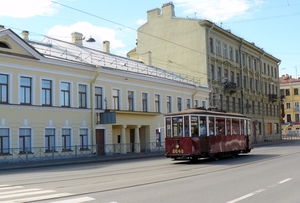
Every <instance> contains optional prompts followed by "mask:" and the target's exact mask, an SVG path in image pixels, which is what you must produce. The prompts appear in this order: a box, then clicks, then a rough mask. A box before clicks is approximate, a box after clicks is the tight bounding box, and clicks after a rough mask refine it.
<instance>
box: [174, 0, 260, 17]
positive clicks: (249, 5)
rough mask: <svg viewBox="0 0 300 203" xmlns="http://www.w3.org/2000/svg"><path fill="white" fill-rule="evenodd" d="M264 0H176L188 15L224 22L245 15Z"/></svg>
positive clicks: (177, 5) (178, 5)
mask: <svg viewBox="0 0 300 203" xmlns="http://www.w3.org/2000/svg"><path fill="white" fill-rule="evenodd" d="M262 3H263V0H174V4H175V6H176V7H182V8H183V9H184V13H185V14H186V15H193V16H196V17H197V18H204V19H208V20H211V21H213V22H222V21H226V20H229V19H232V18H236V17H243V18H244V17H245V16H248V15H249V14H250V11H251V9H253V8H256V7H258V6H260V5H261V4H262ZM252 12H253V10H252Z"/></svg>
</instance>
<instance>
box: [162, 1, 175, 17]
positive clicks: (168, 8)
mask: <svg viewBox="0 0 300 203" xmlns="http://www.w3.org/2000/svg"><path fill="white" fill-rule="evenodd" d="M162 16H163V17H164V18H172V17H175V11H174V4H173V3H172V2H171V1H170V2H169V3H165V4H163V5H162Z"/></svg>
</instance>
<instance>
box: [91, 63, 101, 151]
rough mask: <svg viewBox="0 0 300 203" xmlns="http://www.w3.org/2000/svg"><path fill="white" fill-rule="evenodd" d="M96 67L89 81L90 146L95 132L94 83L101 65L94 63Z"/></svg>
mask: <svg viewBox="0 0 300 203" xmlns="http://www.w3.org/2000/svg"><path fill="white" fill-rule="evenodd" d="M96 69H97V72H96V74H95V75H94V78H93V80H92V81H91V83H90V101H91V108H92V113H91V121H92V130H91V140H92V143H91V144H92V146H93V145H94V134H95V100H94V98H93V97H94V95H95V88H94V84H95V81H96V80H97V78H98V76H99V74H100V69H101V66H98V65H96Z"/></svg>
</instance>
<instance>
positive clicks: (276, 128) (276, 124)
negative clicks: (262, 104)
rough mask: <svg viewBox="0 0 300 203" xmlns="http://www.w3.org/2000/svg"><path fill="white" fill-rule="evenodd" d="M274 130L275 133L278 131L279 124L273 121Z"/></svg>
mask: <svg viewBox="0 0 300 203" xmlns="http://www.w3.org/2000/svg"><path fill="white" fill-rule="evenodd" d="M274 131H275V133H279V124H278V123H274Z"/></svg>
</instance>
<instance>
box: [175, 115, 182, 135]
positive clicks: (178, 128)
mask: <svg viewBox="0 0 300 203" xmlns="http://www.w3.org/2000/svg"><path fill="white" fill-rule="evenodd" d="M182 131H183V121H182V117H173V118H172V137H176V136H182Z"/></svg>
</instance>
